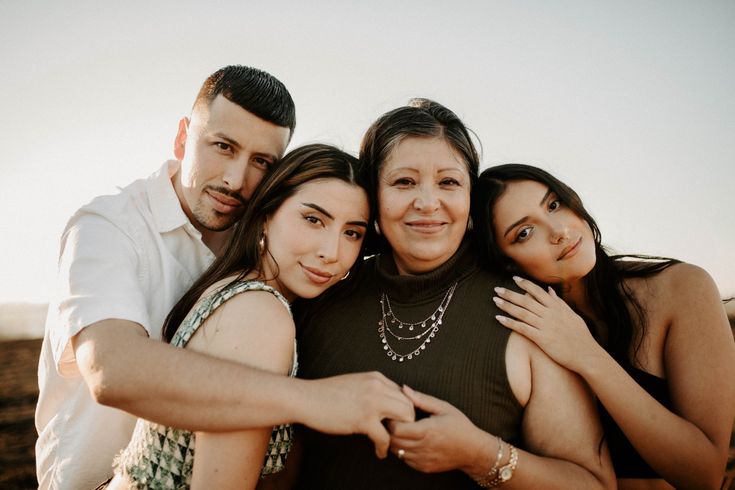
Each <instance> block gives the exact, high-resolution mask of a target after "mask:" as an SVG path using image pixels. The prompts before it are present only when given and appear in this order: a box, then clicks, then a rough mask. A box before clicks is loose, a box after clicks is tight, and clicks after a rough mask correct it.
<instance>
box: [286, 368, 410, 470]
mask: <svg viewBox="0 0 735 490" xmlns="http://www.w3.org/2000/svg"><path fill="white" fill-rule="evenodd" d="M305 383H306V384H307V386H308V391H307V392H306V393H305V396H306V398H305V400H306V402H307V407H308V409H307V410H306V412H305V413H304V414H303V417H300V418H301V420H300V422H302V423H303V424H304V425H307V426H309V427H311V428H312V429H315V430H318V431H320V432H325V433H328V434H365V435H367V436H368V437H369V438H370V439H371V440H372V441H373V443H374V444H375V454H376V455H377V456H378V457H379V458H381V459H382V458H385V457H386V456H387V455H388V447H389V446H390V435H389V434H388V430H387V429H386V428H385V426H384V425H383V420H385V419H388V420H398V421H401V422H413V420H414V415H415V414H414V408H413V403H412V402H411V400H409V399H408V397H406V395H405V394H403V392H402V391H401V387H400V386H398V385H397V384H396V383H394V382H393V381H391V380H389V379H388V378H386V377H385V376H383V375H382V374H380V373H378V372H371V373H356V374H344V375H341V376H334V377H331V378H324V379H315V380H310V381H306V382H305Z"/></svg>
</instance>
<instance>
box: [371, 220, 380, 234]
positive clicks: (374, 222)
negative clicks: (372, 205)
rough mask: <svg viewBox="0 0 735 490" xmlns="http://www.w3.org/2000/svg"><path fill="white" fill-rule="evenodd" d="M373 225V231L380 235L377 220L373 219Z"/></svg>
mask: <svg viewBox="0 0 735 490" xmlns="http://www.w3.org/2000/svg"><path fill="white" fill-rule="evenodd" d="M373 227H374V228H375V233H377V234H378V236H380V225H379V224H378V222H377V221H373Z"/></svg>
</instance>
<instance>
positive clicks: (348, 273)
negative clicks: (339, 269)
mask: <svg viewBox="0 0 735 490" xmlns="http://www.w3.org/2000/svg"><path fill="white" fill-rule="evenodd" d="M348 277H350V271H347V274H345V275H344V276H342V279H340V281H344V280H345V279H347V278H348Z"/></svg>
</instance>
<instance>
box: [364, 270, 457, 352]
mask: <svg viewBox="0 0 735 490" xmlns="http://www.w3.org/2000/svg"><path fill="white" fill-rule="evenodd" d="M456 287H457V283H456V282H455V283H454V284H452V285H451V286H450V287H449V289H447V292H446V294H445V295H444V298H443V299H442V300H441V303H439V307H438V308H437V309H436V310H434V312H433V313H432V314H431V315H429V316H427V317H426V318H424V319H423V320H421V321H419V322H410V323H409V322H404V321H401V320H399V319H398V318H396V315H395V313H393V308H391V306H390V299H389V298H388V295H387V294H385V291H383V292H382V293H381V294H380V310H381V313H382V318H381V320H380V321H379V322H378V335H379V336H380V341H381V342H382V343H383V350H384V351H385V352H386V355H387V356H388V357H389V358H390V359H391V360H393V361H398V362H403V360H404V359H408V360H411V359H413V358H414V356H418V355H419V354H421V351H423V350H425V349H426V345H427V344H429V343H431V339H433V338H434V336H435V335H436V333H437V332H438V331H439V327H440V326H441V324H442V318H443V317H444V312H445V311H446V310H447V307H448V306H449V303H450V302H451V301H452V296H453V295H454V290H455V289H456ZM386 333H387V335H386ZM389 338H390V339H391V340H390V341H389V340H388V339H389ZM394 339H395V340H394ZM422 339H423V340H422ZM407 340H422V342H421V344H420V345H419V346H418V347H417V348H416V349H414V350H412V351H411V352H409V353H408V354H399V353H397V352H396V349H395V348H394V347H393V346H391V344H390V342H394V341H398V342H399V343H400V342H403V341H407ZM394 345H395V344H394ZM414 345H415V344H414Z"/></svg>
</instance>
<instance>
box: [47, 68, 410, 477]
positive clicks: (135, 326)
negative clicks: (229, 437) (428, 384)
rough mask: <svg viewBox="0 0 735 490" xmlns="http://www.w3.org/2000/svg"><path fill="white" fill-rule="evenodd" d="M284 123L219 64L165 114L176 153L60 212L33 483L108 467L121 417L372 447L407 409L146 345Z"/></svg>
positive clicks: (243, 197) (124, 436)
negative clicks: (185, 114)
mask: <svg viewBox="0 0 735 490" xmlns="http://www.w3.org/2000/svg"><path fill="white" fill-rule="evenodd" d="M294 125H295V110H294V104H293V101H292V99H291V96H290V95H289V93H288V91H287V90H286V88H285V87H284V86H283V84H282V83H281V82H279V81H278V80H276V79H275V78H274V77H272V76H271V75H269V74H267V73H264V72H262V71H260V70H256V69H253V68H249V67H243V66H228V67H225V68H223V69H221V70H219V71H217V72H216V73H214V74H212V75H211V76H210V77H209V78H208V79H207V80H206V81H205V82H204V84H203V86H202V88H201V90H200V92H199V95H198V96H197V98H196V101H195V103H194V106H193V109H192V112H191V117H190V118H183V119H182V120H181V121H180V122H179V127H178V132H177V135H176V139H175V141H174V155H175V156H176V158H177V161H169V162H167V163H166V164H165V165H164V166H163V167H162V168H161V169H160V170H159V171H158V172H157V173H156V174H154V175H153V176H151V177H149V178H148V179H143V180H138V181H136V182H134V183H132V184H131V185H130V186H128V187H126V188H124V189H122V190H121V192H120V193H119V194H116V195H113V196H102V197H98V198H97V199H94V200H93V201H92V202H91V203H89V204H87V205H86V206H84V207H82V208H81V209H80V210H79V211H78V212H77V213H76V214H75V215H74V216H73V217H72V218H71V220H70V221H69V223H68V224H67V227H66V229H65V231H64V233H63V235H62V239H61V252H60V259H59V284H58V293H57V296H56V297H55V298H54V300H53V301H52V302H51V304H50V306H49V314H48V318H47V323H46V333H45V337H44V341H43V347H42V351H41V358H40V362H39V373H38V374H39V386H40V396H39V401H38V406H37V410H36V428H37V429H38V432H39V439H38V442H37V443H36V460H37V473H38V480H39V486H40V488H44V489H45V488H54V489H56V488H60V489H62V488H69V489H78V488H94V487H95V486H96V485H98V484H99V483H101V482H103V481H104V480H106V479H107V478H109V477H110V476H111V474H112V460H113V458H114V456H115V454H116V453H117V452H118V451H120V449H122V448H123V447H124V446H125V445H126V444H127V442H128V440H129V438H130V435H131V433H132V430H133V426H134V423H135V417H134V416H133V415H135V416H139V417H144V418H147V419H150V420H153V421H156V422H159V423H163V424H167V425H171V426H176V427H182V428H186V429H189V430H209V431H217V430H237V429H244V428H252V427H263V426H270V425H277V424H281V423H286V422H297V423H303V424H305V425H310V426H312V427H313V428H315V429H317V430H322V431H325V432H331V433H365V434H367V435H368V436H369V437H371V438H372V439H373V440H374V441H375V443H376V451H378V452H379V454H381V455H385V453H386V450H387V446H388V434H387V432H386V431H385V429H384V427H383V425H382V424H381V420H382V419H383V418H394V419H402V420H403V419H410V418H412V416H413V409H412V406H411V405H410V402H408V401H407V399H405V398H403V397H402V395H401V394H400V392H399V389H398V387H397V386H396V385H394V384H393V383H391V382H389V381H388V380H387V379H385V378H383V377H382V376H380V375H378V374H375V373H372V374H362V375H353V376H343V377H337V378H331V379H325V380H317V381H304V380H294V379H290V378H287V377H284V376H277V375H273V374H270V373H264V372H261V371H256V370H254V369H251V368H248V367H246V366H243V365H240V364H236V363H230V362H226V361H220V360H213V359H211V358H207V357H205V356H202V355H200V354H197V353H194V352H191V351H186V350H183V349H175V348H173V347H171V346H169V345H167V344H165V343H162V342H158V340H159V339H160V338H161V327H162V325H163V322H164V319H165V317H166V315H167V314H168V311H169V310H170V308H171V307H172V306H173V305H174V304H175V302H176V301H177V300H178V299H179V297H180V296H181V295H182V294H183V293H184V292H185V291H186V290H187V289H188V287H189V286H190V285H191V283H192V282H193V281H194V280H195V279H196V278H197V276H199V275H200V274H201V273H202V272H203V271H204V270H205V269H206V267H207V266H208V265H209V264H210V263H211V262H212V260H213V259H214V257H215V255H216V254H218V253H220V252H221V251H222V249H223V247H224V245H225V243H226V241H227V238H228V236H229V229H230V227H231V225H232V224H233V223H235V222H236V221H237V219H239V217H240V216H242V214H243V212H244V210H245V206H247V200H248V198H249V197H250V196H251V195H252V192H253V190H254V188H255V187H256V186H257V185H258V183H259V182H260V180H261V179H262V178H263V176H264V174H265V173H266V171H267V170H268V168H269V167H270V166H272V165H275V164H277V160H278V159H279V158H280V157H281V156H282V155H283V153H284V151H285V149H286V146H287V144H288V142H289V140H290V138H291V135H292V133H293V129H294ZM192 387H194V388H192ZM123 410H124V411H123ZM126 412H129V413H126ZM130 414H133V415H130Z"/></svg>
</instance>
